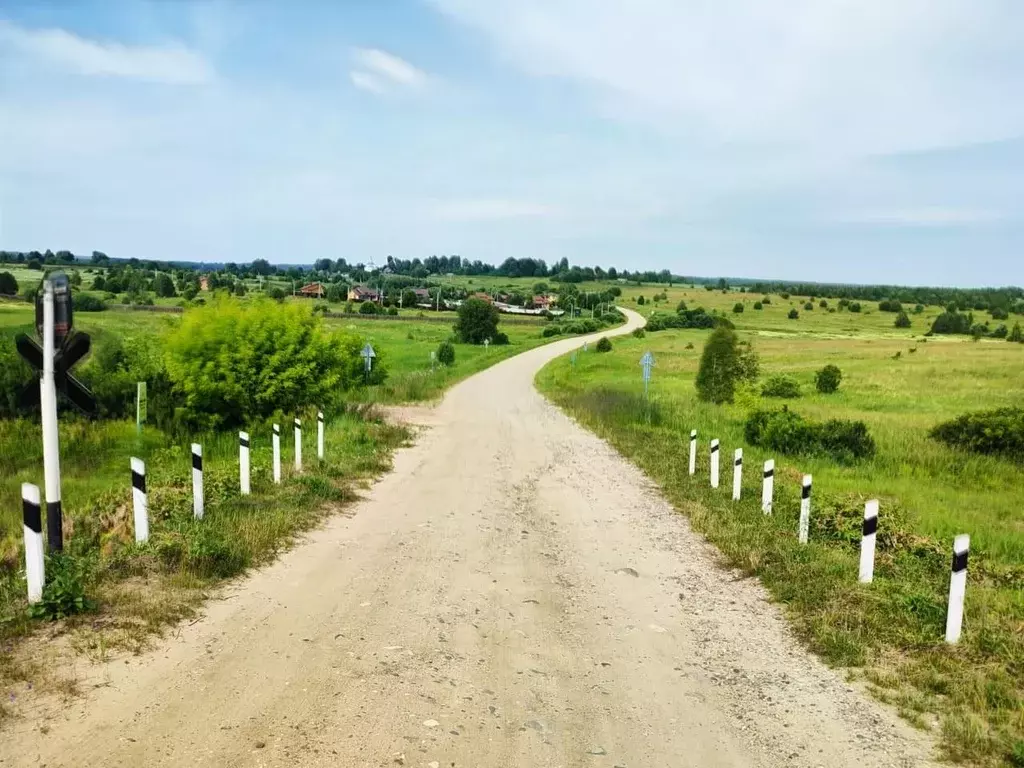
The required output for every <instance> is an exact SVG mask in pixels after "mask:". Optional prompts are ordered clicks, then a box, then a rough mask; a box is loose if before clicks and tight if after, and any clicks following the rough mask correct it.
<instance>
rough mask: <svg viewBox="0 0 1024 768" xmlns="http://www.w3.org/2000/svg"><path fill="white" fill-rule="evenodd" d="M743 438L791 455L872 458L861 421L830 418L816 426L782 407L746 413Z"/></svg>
mask: <svg viewBox="0 0 1024 768" xmlns="http://www.w3.org/2000/svg"><path fill="white" fill-rule="evenodd" d="M744 436H745V437H746V439H747V442H749V443H751V444H752V445H758V446H762V447H764V448H770V449H772V450H775V451H779V452H780V453H787V454H792V455H809V456H810V455H825V456H829V457H830V458H833V459H835V460H837V461H842V462H848V461H854V460H858V459H869V458H871V457H872V456H874V455H875V441H874V439H873V438H872V437H871V435H870V433H869V432H868V428H867V425H866V424H865V423H864V422H862V421H846V420H843V419H831V420H829V421H826V422H822V423H819V422H814V421H811V420H809V419H805V418H804V417H803V416H801V415H800V414H798V413H795V412H793V411H790V410H788V409H785V408H784V409H783V410H781V411H755V412H753V413H752V414H750V416H749V417H748V418H747V421H746V424H745V425H744Z"/></svg>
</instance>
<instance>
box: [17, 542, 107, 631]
mask: <svg viewBox="0 0 1024 768" xmlns="http://www.w3.org/2000/svg"><path fill="white" fill-rule="evenodd" d="M88 575H89V574H88V567H87V564H86V561H85V560H83V559H82V558H79V557H75V556H73V555H69V554H64V553H58V552H54V553H52V554H50V555H48V556H47V558H46V585H45V586H44V587H43V599H42V600H41V601H40V602H38V603H35V604H34V605H32V606H31V607H30V608H29V614H30V615H31V616H32V617H33V618H35V619H50V620H53V621H56V620H57V619H63V618H66V617H68V616H74V615H75V614H79V613H85V612H87V611H91V610H94V608H95V604H94V603H93V602H92V601H91V600H89V598H88V597H86V595H85V583H86V581H87V579H88Z"/></svg>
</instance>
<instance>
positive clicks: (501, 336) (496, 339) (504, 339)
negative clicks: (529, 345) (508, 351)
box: [491, 331, 508, 347]
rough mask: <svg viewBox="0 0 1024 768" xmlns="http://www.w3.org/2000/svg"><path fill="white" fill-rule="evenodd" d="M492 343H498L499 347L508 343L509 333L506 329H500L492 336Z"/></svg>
mask: <svg viewBox="0 0 1024 768" xmlns="http://www.w3.org/2000/svg"><path fill="white" fill-rule="evenodd" d="M491 344H496V345H498V346H499V347H501V346H505V345H506V344H508V334H507V333H505V332H504V331H498V332H497V333H495V334H494V335H493V336H492V337H491Z"/></svg>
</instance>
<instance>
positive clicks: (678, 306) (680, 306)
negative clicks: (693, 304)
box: [676, 299, 686, 312]
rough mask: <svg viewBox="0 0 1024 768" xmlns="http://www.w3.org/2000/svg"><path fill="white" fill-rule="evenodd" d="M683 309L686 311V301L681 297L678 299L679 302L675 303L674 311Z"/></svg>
mask: <svg viewBox="0 0 1024 768" xmlns="http://www.w3.org/2000/svg"><path fill="white" fill-rule="evenodd" d="M685 311H686V302H685V301H684V300H683V299H680V300H679V303H678V304H676V312H685Z"/></svg>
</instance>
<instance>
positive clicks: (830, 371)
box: [814, 365, 843, 395]
mask: <svg viewBox="0 0 1024 768" xmlns="http://www.w3.org/2000/svg"><path fill="white" fill-rule="evenodd" d="M842 380H843V372H842V371H840V370H839V367H838V366H835V365H826V366H825V367H824V368H822V369H821V370H820V371H818V372H817V373H816V374H814V386H815V388H816V389H817V390H818V391H819V392H821V393H822V394H826V395H830V394H832V393H833V392H835V391H836V390H837V389H839V383H840V382H841V381H842Z"/></svg>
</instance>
